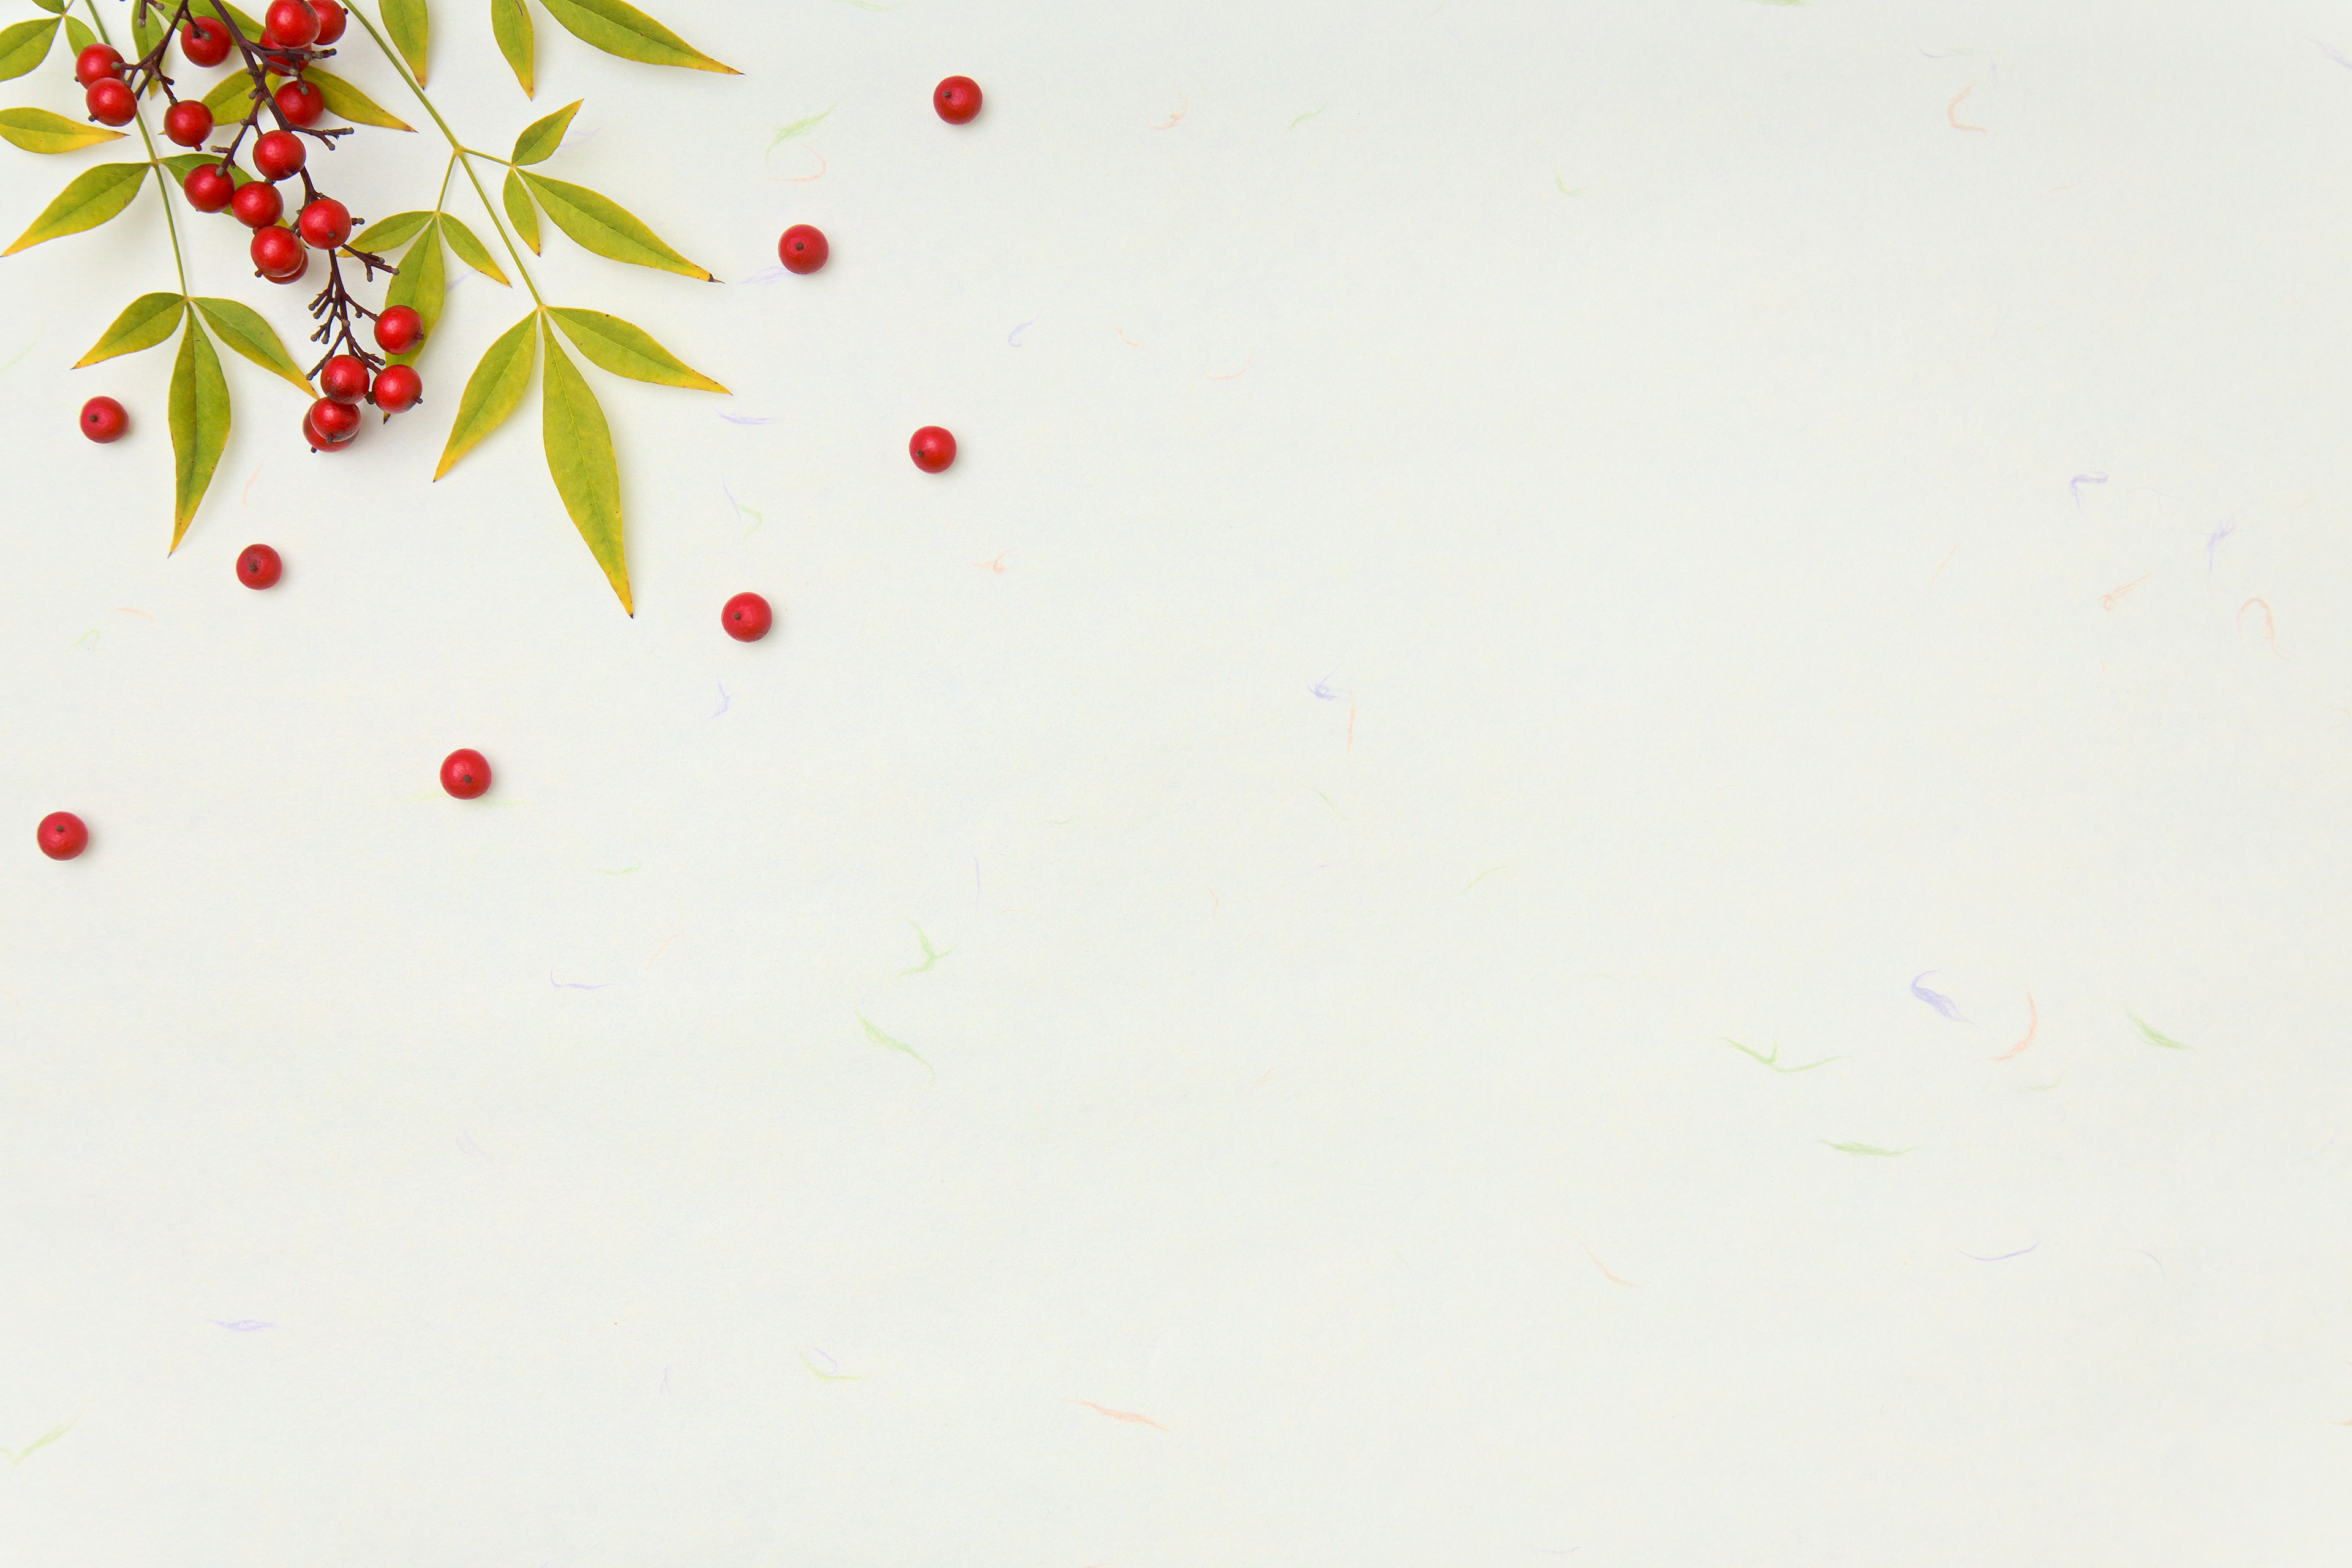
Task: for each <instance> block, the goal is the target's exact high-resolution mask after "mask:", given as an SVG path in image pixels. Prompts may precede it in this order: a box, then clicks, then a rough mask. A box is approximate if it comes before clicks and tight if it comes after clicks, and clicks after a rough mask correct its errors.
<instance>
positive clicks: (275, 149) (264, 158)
mask: <svg viewBox="0 0 2352 1568" xmlns="http://www.w3.org/2000/svg"><path fill="white" fill-rule="evenodd" d="M287 3H289V0H279V4H281V5H283V4H287ZM308 157H309V154H308V153H305V152H304V151H303V150H302V138H300V137H299V136H297V135H295V134H294V132H291V131H265V132H262V133H261V135H259V136H258V137H257V138H255V140H254V143H253V167H254V169H255V171H256V172H257V173H258V174H260V175H261V177H262V178H263V179H265V180H268V181H271V182H273V183H274V182H276V181H278V180H282V179H284V178H285V177H286V176H287V175H289V174H300V173H301V172H302V164H303V163H304V161H305V160H306V159H307V158H308Z"/></svg>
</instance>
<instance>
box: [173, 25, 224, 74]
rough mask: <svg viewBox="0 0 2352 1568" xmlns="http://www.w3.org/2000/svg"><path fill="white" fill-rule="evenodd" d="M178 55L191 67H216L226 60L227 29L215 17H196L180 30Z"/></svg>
mask: <svg viewBox="0 0 2352 1568" xmlns="http://www.w3.org/2000/svg"><path fill="white" fill-rule="evenodd" d="M180 53H182V54H184V55H185V56H186V57H187V58H188V63H189V64H190V65H192V66H216V65H218V64H220V63H221V61H223V60H225V59H226V58H228V27H227V26H226V24H225V23H223V22H221V21H220V20H219V19H217V18H216V17H212V16H198V17H196V18H194V20H193V21H191V22H190V23H189V24H188V25H187V26H184V27H183V28H181V29H180Z"/></svg>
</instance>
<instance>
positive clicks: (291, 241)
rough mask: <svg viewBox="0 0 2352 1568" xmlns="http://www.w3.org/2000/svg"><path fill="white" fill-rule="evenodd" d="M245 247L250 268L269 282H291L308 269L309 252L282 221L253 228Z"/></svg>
mask: <svg viewBox="0 0 2352 1568" xmlns="http://www.w3.org/2000/svg"><path fill="white" fill-rule="evenodd" d="M247 249H248V254H250V255H251V256H252V258H253V269H254V270H255V271H256V272H258V273H260V274H261V275H262V276H263V277H264V278H267V279H269V280H270V281H271V282H272V283H291V282H293V281H294V280H295V279H298V278H299V277H301V276H302V274H304V273H305V272H308V271H310V252H309V251H307V250H305V249H303V248H302V242H301V241H300V240H299V239H297V238H295V237H294V231H293V230H292V229H290V228H288V227H286V226H283V225H281V224H272V225H271V226H269V227H268V228H262V229H256V230H255V231H254V234H253V244H252V245H251V246H250V247H247Z"/></svg>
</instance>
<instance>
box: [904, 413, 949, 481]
mask: <svg viewBox="0 0 2352 1568" xmlns="http://www.w3.org/2000/svg"><path fill="white" fill-rule="evenodd" d="M907 455H908V457H910V458H914V459H915V467H917V468H920V469H922V470H923V472H925V473H927V474H943V473H946V472H947V471H948V465H949V464H950V463H952V462H954V461H955V437H952V436H950V435H949V434H948V433H947V432H946V431H944V430H942V429H940V427H939V426H936V425H926V426H923V427H922V428H921V429H919V430H918V431H916V432H915V436H914V439H912V440H910V441H908V443H907Z"/></svg>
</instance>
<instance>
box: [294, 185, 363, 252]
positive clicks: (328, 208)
mask: <svg viewBox="0 0 2352 1568" xmlns="http://www.w3.org/2000/svg"><path fill="white" fill-rule="evenodd" d="M294 226H295V227H296V228H299V229H300V230H301V231H302V243H303V244H305V245H307V246H309V247H310V248H311V249H313V250H332V249H334V248H335V247H337V246H339V245H341V244H342V243H343V241H345V240H347V239H349V238H351V237H352V209H351V208H349V207H347V206H345V205H343V204H342V203H341V202H339V201H337V200H336V199H335V198H334V197H332V196H320V197H317V198H316V199H314V200H313V201H311V202H310V205H307V206H305V207H304V208H303V209H302V216H300V217H299V218H297V219H296V220H295V224H294Z"/></svg>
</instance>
